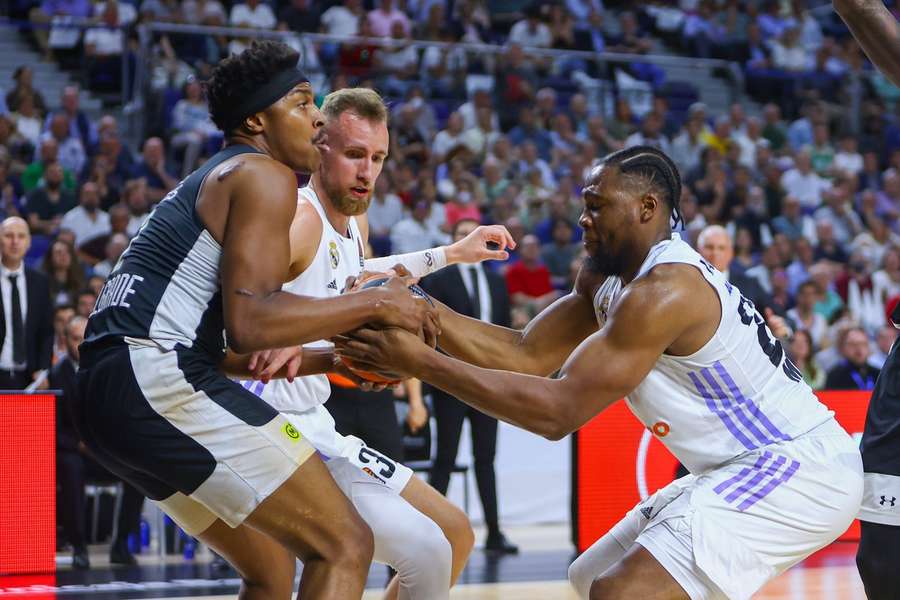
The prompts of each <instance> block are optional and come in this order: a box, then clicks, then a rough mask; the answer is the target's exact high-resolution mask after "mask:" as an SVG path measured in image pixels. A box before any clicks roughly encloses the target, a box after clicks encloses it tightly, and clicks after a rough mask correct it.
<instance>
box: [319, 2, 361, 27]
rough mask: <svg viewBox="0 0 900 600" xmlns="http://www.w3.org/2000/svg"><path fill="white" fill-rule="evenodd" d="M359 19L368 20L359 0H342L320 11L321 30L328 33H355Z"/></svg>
mask: <svg viewBox="0 0 900 600" xmlns="http://www.w3.org/2000/svg"><path fill="white" fill-rule="evenodd" d="M360 19H362V20H364V21H368V19H367V18H366V11H365V10H364V9H363V7H362V2H361V1H360V0H344V2H343V5H340V4H336V5H334V6H332V7H331V8H329V9H328V10H326V11H325V12H324V13H322V32H323V33H327V34H330V35H356V34H357V33H358V32H359V23H360Z"/></svg>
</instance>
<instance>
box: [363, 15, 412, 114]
mask: <svg viewBox="0 0 900 600" xmlns="http://www.w3.org/2000/svg"><path fill="white" fill-rule="evenodd" d="M370 26H371V25H370ZM390 33H391V39H392V40H393V41H395V42H398V43H399V45H398V46H392V47H390V48H381V49H379V50H378V52H377V53H376V54H375V59H376V64H378V66H379V67H380V68H381V71H382V72H383V74H384V78H383V80H382V86H383V87H384V89H385V91H386V92H387V93H388V94H393V95H396V96H404V95H406V92H407V91H408V90H409V88H410V86H411V85H412V84H413V82H414V81H415V79H416V76H417V75H418V72H419V51H418V50H417V49H416V48H415V47H414V46H413V45H412V44H411V41H412V38H411V37H410V34H409V33H408V30H407V29H405V28H404V27H403V24H402V23H401V22H400V21H397V20H395V21H393V24H392V25H391V31H390Z"/></svg>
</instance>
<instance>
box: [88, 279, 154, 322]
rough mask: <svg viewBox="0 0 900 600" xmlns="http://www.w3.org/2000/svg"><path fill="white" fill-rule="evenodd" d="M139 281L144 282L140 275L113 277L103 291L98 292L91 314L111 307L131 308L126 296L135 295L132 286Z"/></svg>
mask: <svg viewBox="0 0 900 600" xmlns="http://www.w3.org/2000/svg"><path fill="white" fill-rule="evenodd" d="M141 281H144V278H143V277H141V276H140V275H133V274H131V273H120V274H119V275H115V276H114V277H113V278H112V279H110V280H109V281H107V282H106V285H104V286H103V290H102V291H101V292H100V298H99V299H97V304H96V305H95V306H94V312H93V313H91V314H92V315H94V314H97V313H98V312H100V311H101V310H104V309H106V308H109V307H111V306H120V307H122V308H131V304H129V302H128V296H130V295H132V294H134V293H135V291H136V290H135V289H134V286H135V284H137V283H140V282H141Z"/></svg>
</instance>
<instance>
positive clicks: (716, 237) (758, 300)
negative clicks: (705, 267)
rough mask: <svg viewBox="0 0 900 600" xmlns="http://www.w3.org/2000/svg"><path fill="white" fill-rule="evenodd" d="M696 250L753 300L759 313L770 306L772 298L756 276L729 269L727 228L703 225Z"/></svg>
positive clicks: (731, 247)
mask: <svg viewBox="0 0 900 600" xmlns="http://www.w3.org/2000/svg"><path fill="white" fill-rule="evenodd" d="M697 251H698V252H699V253H700V254H701V255H702V256H703V258H705V259H706V261H707V262H708V263H710V264H711V265H712V266H714V267H715V268H717V269H718V270H720V271H722V272H723V273H725V276H726V277H727V278H728V281H729V282H730V283H731V284H732V285H734V286H735V287H736V288H737V289H739V290H741V294H742V295H743V296H744V297H745V298H747V299H749V300H750V301H751V302H753V304H755V305H756V308H757V309H758V310H759V312H760V313H763V314H765V309H766V308H768V307H771V305H772V299H771V298H770V297H769V294H767V293H766V291H765V290H764V289H763V287H762V286H761V285H760V283H759V281H757V280H756V278H754V277H747V276H746V275H743V274H741V273H736V272H734V271H731V269H730V266H731V261H732V259H733V258H734V242H732V240H731V235H730V234H729V233H728V230H727V229H725V228H724V227H722V226H721V225H709V226H708V227H705V228H704V229H703V231H701V232H700V236H699V237H698V238H697Z"/></svg>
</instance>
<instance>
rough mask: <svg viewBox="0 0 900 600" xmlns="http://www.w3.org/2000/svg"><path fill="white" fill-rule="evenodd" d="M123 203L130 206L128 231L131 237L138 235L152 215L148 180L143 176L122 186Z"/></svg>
mask: <svg viewBox="0 0 900 600" xmlns="http://www.w3.org/2000/svg"><path fill="white" fill-rule="evenodd" d="M122 203H123V204H124V205H125V206H126V207H128V211H129V218H128V225H127V227H126V232H127V234H128V237H129V238H132V237H134V236H136V235H137V232H138V230H139V229H140V228H141V226H142V225H143V224H144V223H145V222H146V221H147V219H148V218H149V217H150V203H149V202H148V199H147V181H146V180H145V179H143V178H139V179H130V180H129V181H127V182H126V183H125V187H124V188H122Z"/></svg>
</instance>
